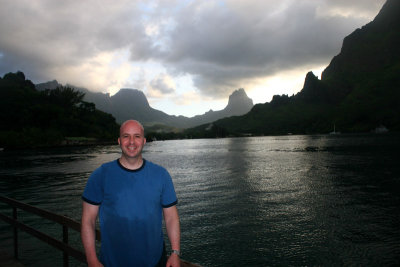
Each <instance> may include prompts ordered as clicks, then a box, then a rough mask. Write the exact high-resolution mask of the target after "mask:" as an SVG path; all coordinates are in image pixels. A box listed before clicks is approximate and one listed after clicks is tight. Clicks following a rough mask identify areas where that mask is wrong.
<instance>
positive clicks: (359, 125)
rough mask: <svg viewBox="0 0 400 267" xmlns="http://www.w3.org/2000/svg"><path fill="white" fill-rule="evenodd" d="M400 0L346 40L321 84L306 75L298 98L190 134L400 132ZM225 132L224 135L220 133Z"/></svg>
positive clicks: (277, 101) (275, 100)
mask: <svg viewBox="0 0 400 267" xmlns="http://www.w3.org/2000/svg"><path fill="white" fill-rule="evenodd" d="M398 14H400V1H398V0H387V1H386V2H385V4H384V5H383V6H382V8H381V10H380V11H379V13H378V15H377V16H376V17H375V18H374V20H373V21H371V22H369V23H368V24H366V25H365V26H363V27H361V28H360V29H356V30H354V31H353V32H352V33H350V34H349V35H348V36H346V37H345V38H344V40H343V43H342V47H341V50H340V53H339V54H338V55H336V56H334V57H333V58H332V60H331V62H330V63H329V65H328V66H327V67H326V68H325V70H324V71H323V73H322V76H321V80H319V79H318V78H317V77H316V76H315V75H314V74H313V73H312V72H309V73H307V75H306V77H305V80H304V86H303V88H302V90H301V91H300V92H299V93H297V94H296V95H294V96H291V97H288V96H287V95H282V96H279V95H277V96H274V97H273V99H272V101H271V102H270V103H264V104H257V105H255V106H254V107H253V109H252V110H251V111H250V112H248V113H247V114H245V115H243V116H239V117H234V118H225V119H221V120H218V121H215V122H214V123H213V126H214V129H215V131H216V133H217V134H209V133H207V129H210V127H209V125H208V124H205V125H202V126H199V127H195V128H193V129H188V130H187V131H186V133H187V135H190V136H196V137H200V136H214V137H215V136H221V137H222V136H227V135H233V136H241V135H248V134H253V135H281V134H288V133H291V134H315V133H328V132H331V131H332V130H333V128H334V125H335V127H336V129H337V130H339V131H341V132H344V133H358V132H375V131H376V129H378V128H380V127H381V126H383V127H385V128H387V129H389V130H390V131H400V119H399V116H398V114H400V75H399V73H400V16H398ZM221 133H222V134H221Z"/></svg>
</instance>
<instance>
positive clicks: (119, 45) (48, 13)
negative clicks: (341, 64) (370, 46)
mask: <svg viewBox="0 0 400 267" xmlns="http://www.w3.org/2000/svg"><path fill="white" fill-rule="evenodd" d="M384 2H385V1H384V0H280V1H276V0H225V1H223V0H221V1H211V0H198V1H191V0H176V1H174V0H164V1H134V0H112V1H111V0H84V1H80V0H76V1H72V0H71V1H68V0H65V1H54V0H35V1H31V0H25V1H22V0H21V1H20V0H0V75H1V76H3V75H4V74H5V73H8V72H16V71H18V70H20V71H22V72H24V73H25V76H26V77H27V79H30V80H32V81H33V82H34V83H41V82H46V81H50V80H54V79H56V80H57V81H58V82H59V83H62V84H64V85H65V84H67V83H69V84H72V85H75V86H79V87H86V88H88V89H90V90H92V91H99V92H109V93H110V94H111V95H112V94H115V93H116V92H117V91H118V90H119V89H120V88H135V89H139V90H141V91H143V92H144V93H145V95H146V96H147V98H148V100H149V102H150V105H151V106H152V107H153V108H156V109H159V110H162V111H164V112H166V113H168V114H170V115H185V116H194V115H198V114H203V113H204V112H206V111H208V110H210V109H213V110H220V109H223V108H224V107H225V106H226V105H227V103H228V97H229V95H230V94H231V93H232V92H233V91H234V90H236V89H238V88H244V89H245V91H246V93H247V95H248V96H249V97H250V98H252V99H253V102H254V103H265V102H269V101H270V100H271V99H272V96H273V95H276V94H279V95H281V94H288V95H292V94H295V93H297V92H298V91H299V90H301V88H302V86H303V82H304V78H305V76H306V74H307V72H308V71H310V70H312V71H314V74H315V75H318V76H320V74H321V71H322V70H323V69H324V68H325V67H326V66H327V65H328V64H329V62H330V60H331V59H332V57H333V56H335V55H337V54H338V53H339V52H340V48H341V45H342V41H343V38H344V37H345V36H347V35H348V34H350V33H351V32H353V31H354V30H355V29H356V28H360V27H362V26H363V25H365V24H366V23H368V22H370V21H372V20H373V19H374V17H375V16H376V15H377V14H378V12H379V10H380V8H381V7H382V5H383V3H384Z"/></svg>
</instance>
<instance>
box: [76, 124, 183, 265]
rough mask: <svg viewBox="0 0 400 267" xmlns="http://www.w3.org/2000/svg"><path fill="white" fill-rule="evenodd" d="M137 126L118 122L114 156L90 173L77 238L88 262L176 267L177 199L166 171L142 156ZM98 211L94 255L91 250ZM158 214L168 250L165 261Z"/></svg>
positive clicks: (140, 128) (140, 129) (141, 134)
mask: <svg viewBox="0 0 400 267" xmlns="http://www.w3.org/2000/svg"><path fill="white" fill-rule="evenodd" d="M145 143H146V139H145V137H144V129H143V126H142V125H141V124H140V123H139V122H138V121H135V120H128V121H126V122H124V123H123V124H122V125H121V128H120V136H119V138H118V144H119V145H120V147H121V151H122V155H121V157H120V158H119V159H117V160H115V161H111V162H109V163H106V164H103V165H102V166H101V167H100V168H98V169H96V170H95V171H94V172H93V173H92V175H91V176H90V178H89V180H88V182H87V184H86V187H85V190H84V192H83V195H82V199H83V209H82V231H81V237H82V243H83V246H84V249H85V253H86V259H87V262H88V265H89V266H103V265H104V266H107V267H108V266H151V267H153V266H167V267H178V266H180V259H179V254H180V252H179V251H180V224H179V216H178V210H177V208H176V204H177V198H176V194H175V190H174V186H173V183H172V179H171V177H170V175H169V174H168V172H167V171H166V170H165V169H164V168H163V167H161V166H159V165H156V164H154V163H152V162H150V161H147V160H145V159H144V158H143V157H142V150H143V146H144V145H145ZM98 215H99V220H100V231H101V249H100V259H98V257H97V255H96V250H95V222H96V218H97V216H98ZM162 215H164V220H165V227H166V229H167V234H168V238H169V241H170V243H171V248H172V252H171V255H170V257H169V258H168V261H167V259H166V253H165V246H164V241H163V231H162Z"/></svg>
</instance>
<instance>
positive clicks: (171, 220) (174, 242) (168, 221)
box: [164, 206, 181, 250]
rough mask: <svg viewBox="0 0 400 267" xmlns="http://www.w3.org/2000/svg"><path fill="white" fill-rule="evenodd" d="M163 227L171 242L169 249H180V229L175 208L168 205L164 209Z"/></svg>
mask: <svg viewBox="0 0 400 267" xmlns="http://www.w3.org/2000/svg"><path fill="white" fill-rule="evenodd" d="M164 217H165V227H166V230H167V234H168V238H169V241H170V243H171V249H173V250H180V246H181V244H180V241H181V230H180V223H179V216H178V210H177V208H176V207H175V206H174V207H170V208H168V209H167V210H166V211H164Z"/></svg>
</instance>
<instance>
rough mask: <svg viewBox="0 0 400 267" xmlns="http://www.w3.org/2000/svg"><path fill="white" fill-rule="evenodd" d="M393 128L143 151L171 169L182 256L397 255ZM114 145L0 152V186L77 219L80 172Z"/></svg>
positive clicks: (365, 259) (258, 262) (213, 262)
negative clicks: (378, 132)
mask: <svg viewBox="0 0 400 267" xmlns="http://www.w3.org/2000/svg"><path fill="white" fill-rule="evenodd" d="M397 137H398V136H397ZM397 137H396V136H390V135H385V136H366V137H365V136H333V137H332V136H277V137H253V138H232V139H229V138H228V139H211V140H176V141H165V142H153V143H148V144H146V146H145V150H144V157H145V158H146V159H148V160H151V161H154V162H155V163H158V164H161V165H162V166H164V167H166V168H167V169H168V170H169V172H170V173H171V176H172V178H173V180H174V183H175V188H176V191H177V195H178V198H179V204H178V209H179V212H180V215H181V224H182V249H183V250H184V253H185V254H184V255H185V256H184V257H185V259H187V260H190V261H192V262H198V263H201V264H202V265H204V266H237V265H238V263H239V262H240V265H243V266H269V265H271V266H286V265H289V266H305V265H312V266H315V265H317V266H325V265H362V266H364V265H366V266H367V265H394V264H396V263H398V255H399V254H400V249H399V247H398V243H399V240H400V230H399V229H398V224H399V222H400V219H399V215H398V214H400V213H399V211H400V210H399V209H400V192H399V191H400V189H399V188H400V186H399V183H400V179H399V177H400V169H399V166H398V164H397V162H396V161H395V160H393V159H395V158H396V156H397V153H398V151H399V149H400V146H399V140H400V138H397ZM374 138H375V139H374ZM119 153H120V150H119V148H118V146H109V147H93V148H79V149H70V150H68V149H67V150H60V151H49V150H47V151H35V152H32V151H31V152H28V151H26V152H23V153H20V152H18V153H14V152H6V153H2V154H0V158H1V163H0V175H1V180H0V190H1V192H2V193H3V192H5V194H6V195H8V196H10V197H14V198H17V199H20V200H23V201H25V202H27V203H30V204H34V205H37V206H39V207H42V208H46V209H49V210H52V211H55V212H57V213H61V214H66V215H68V216H70V217H72V218H75V219H79V217H80V209H81V199H80V195H81V193H82V190H83V187H84V185H85V183H86V179H87V178H88V176H89V175H90V173H91V172H92V171H93V170H94V169H95V168H97V167H98V166H100V164H102V163H104V162H108V161H111V160H114V159H116V158H118V157H119V155H120V154H119ZM27 220H32V222H34V223H36V224H39V225H40V222H39V223H38V222H37V220H36V221H35V219H32V218H27ZM45 227H48V226H45ZM2 229H3V228H2V226H1V225H0V230H2ZM3 236H4V233H3V232H0V238H1V239H3V240H6V239H4V238H2V237H3ZM77 242H78V243H79V240H77ZM33 247H34V246H33ZM37 254H38V257H39V258H40V257H41V255H40V252H39V253H37ZM30 256H31V255H30ZM56 265H57V264H56Z"/></svg>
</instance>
